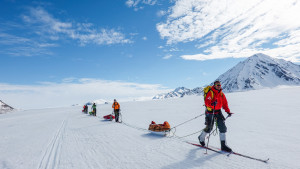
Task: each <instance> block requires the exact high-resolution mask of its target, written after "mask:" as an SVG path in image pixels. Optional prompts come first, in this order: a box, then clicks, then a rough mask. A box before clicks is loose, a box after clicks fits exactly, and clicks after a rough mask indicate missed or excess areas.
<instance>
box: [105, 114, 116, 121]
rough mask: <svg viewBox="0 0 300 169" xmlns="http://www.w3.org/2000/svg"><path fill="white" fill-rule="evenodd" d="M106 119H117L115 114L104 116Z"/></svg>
mask: <svg viewBox="0 0 300 169" xmlns="http://www.w3.org/2000/svg"><path fill="white" fill-rule="evenodd" d="M103 118H104V119H107V120H112V119H115V116H114V115H111V114H109V115H106V116H103Z"/></svg>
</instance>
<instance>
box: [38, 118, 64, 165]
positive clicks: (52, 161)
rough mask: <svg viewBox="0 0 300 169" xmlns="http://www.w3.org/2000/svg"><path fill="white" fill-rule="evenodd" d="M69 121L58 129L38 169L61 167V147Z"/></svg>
mask: <svg viewBox="0 0 300 169" xmlns="http://www.w3.org/2000/svg"><path fill="white" fill-rule="evenodd" d="M66 123H67V120H64V121H63V122H62V124H61V126H60V128H59V129H58V131H57V133H56V134H55V135H54V137H53V138H52V140H51V142H50V144H49V145H48V146H47V149H46V152H45V154H44V155H43V158H42V160H41V162H40V165H39V168H38V169H52V168H53V169H54V168H57V167H58V166H59V160H60V151H61V145H62V142H63V135H64V133H65V127H66Z"/></svg>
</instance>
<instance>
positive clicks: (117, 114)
mask: <svg viewBox="0 0 300 169" xmlns="http://www.w3.org/2000/svg"><path fill="white" fill-rule="evenodd" d="M112 108H113V109H114V113H115V121H116V122H119V115H120V104H119V103H118V102H117V100H116V99H114V103H113V105H112Z"/></svg>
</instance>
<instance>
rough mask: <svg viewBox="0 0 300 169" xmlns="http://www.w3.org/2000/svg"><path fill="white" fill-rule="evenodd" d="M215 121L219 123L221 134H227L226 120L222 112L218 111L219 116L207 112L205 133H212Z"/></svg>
mask: <svg viewBox="0 0 300 169" xmlns="http://www.w3.org/2000/svg"><path fill="white" fill-rule="evenodd" d="M215 120H216V121H217V126H218V128H219V131H220V133H226V132H227V127H226V125H225V118H224V116H223V114H222V111H221V110H219V111H218V114H212V113H209V112H208V111H206V112H205V125H206V127H205V128H204V129H203V131H205V132H206V133H210V132H211V131H212V129H213V127H214V122H215Z"/></svg>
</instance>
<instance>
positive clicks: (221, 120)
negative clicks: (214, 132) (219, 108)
mask: <svg viewBox="0 0 300 169" xmlns="http://www.w3.org/2000/svg"><path fill="white" fill-rule="evenodd" d="M224 120H225V118H224V116H223V115H222V114H221V113H220V114H218V116H217V124H218V128H219V131H220V142H221V150H223V151H228V152H231V151H232V150H231V148H230V147H228V146H227V144H226V132H227V127H226V125H225V121H224Z"/></svg>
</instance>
